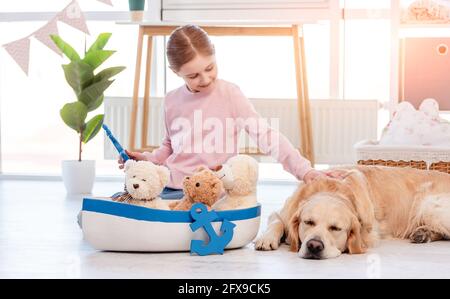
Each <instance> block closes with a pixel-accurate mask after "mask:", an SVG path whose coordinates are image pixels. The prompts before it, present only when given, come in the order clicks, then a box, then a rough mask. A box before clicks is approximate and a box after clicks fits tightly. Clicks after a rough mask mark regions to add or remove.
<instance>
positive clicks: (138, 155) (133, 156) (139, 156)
mask: <svg viewBox="0 0 450 299" xmlns="http://www.w3.org/2000/svg"><path fill="white" fill-rule="evenodd" d="M125 152H126V153H127V155H128V156H129V157H130V159H133V160H136V161H145V160H147V159H146V158H145V155H144V154H143V153H140V152H130V151H129V150H125ZM117 163H119V168H120V169H123V168H124V164H125V161H124V160H123V159H122V157H119V159H118V160H117Z"/></svg>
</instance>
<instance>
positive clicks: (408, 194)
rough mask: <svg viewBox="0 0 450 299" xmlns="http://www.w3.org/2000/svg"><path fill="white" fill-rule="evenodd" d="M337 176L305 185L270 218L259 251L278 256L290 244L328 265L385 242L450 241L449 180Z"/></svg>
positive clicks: (397, 173) (410, 175) (364, 172)
mask: <svg viewBox="0 0 450 299" xmlns="http://www.w3.org/2000/svg"><path fill="white" fill-rule="evenodd" d="M336 171H338V172H342V176H343V178H342V179H332V178H320V179H317V180H315V181H313V182H310V183H308V184H302V185H300V186H299V188H298V189H297V190H296V192H295V193H294V194H293V195H292V196H291V197H290V198H288V199H287V201H286V202H285V204H284V206H283V208H282V209H281V210H280V211H279V212H275V213H273V214H272V215H271V216H270V217H269V221H268V227H267V230H266V231H265V232H264V233H263V234H262V235H261V237H259V238H258V239H257V240H256V241H255V249H257V250H275V249H277V248H278V246H279V245H280V242H281V241H282V240H283V239H284V240H285V241H286V243H287V244H290V248H291V250H292V251H294V252H298V255H299V256H300V257H302V258H311V259H327V258H334V257H337V256H339V255H340V254H341V253H343V252H348V253H350V254H355V253H364V252H365V251H366V250H367V249H368V248H370V247H372V246H374V245H375V244H376V241H377V240H378V239H380V238H389V237H393V238H403V239H406V238H409V239H410V240H411V242H414V243H425V242H431V241H436V240H441V239H447V238H449V236H450V175H449V174H446V173H441V172H437V171H425V170H416V169H412V168H393V167H380V166H356V167H351V168H342V169H336Z"/></svg>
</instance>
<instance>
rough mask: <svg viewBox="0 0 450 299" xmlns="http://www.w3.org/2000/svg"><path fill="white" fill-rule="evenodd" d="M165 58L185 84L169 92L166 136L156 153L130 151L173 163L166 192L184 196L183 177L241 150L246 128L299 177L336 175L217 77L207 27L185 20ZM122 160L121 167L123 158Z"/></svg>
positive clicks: (142, 157)
mask: <svg viewBox="0 0 450 299" xmlns="http://www.w3.org/2000/svg"><path fill="white" fill-rule="evenodd" d="M167 59H168V62H169V67H170V69H171V70H172V71H173V72H174V73H175V74H177V75H178V76H179V77H181V78H182V79H183V80H184V82H185V85H183V86H181V87H179V88H177V89H175V90H173V91H171V92H169V93H168V94H167V95H166V97H165V102H164V111H165V128H166V136H165V138H164V140H163V142H162V145H161V146H160V147H159V148H158V149H156V150H155V151H153V152H152V153H149V152H143V153H140V152H130V151H127V153H128V155H129V156H130V157H131V158H132V159H135V160H147V161H151V162H153V163H155V164H164V165H165V166H167V167H168V168H169V169H170V173H171V177H170V182H169V184H168V188H166V189H165V190H164V192H163V193H162V194H161V197H162V198H166V199H169V198H181V197H182V196H183V192H182V190H181V188H182V181H183V178H184V177H185V176H187V175H191V174H192V172H194V170H195V169H196V168H197V167H199V166H201V165H206V166H207V167H209V168H211V169H213V168H215V167H217V166H218V165H221V164H223V163H225V162H226V161H227V160H228V159H229V158H230V157H232V156H235V155H237V154H238V147H237V141H238V137H239V133H240V132H241V130H242V129H244V130H245V131H246V132H247V133H248V134H249V136H250V137H251V138H252V139H253V140H254V141H255V142H256V143H257V144H258V147H259V148H260V149H261V151H262V152H263V153H265V154H270V155H271V156H273V157H274V158H275V159H277V161H278V162H280V163H281V164H282V165H283V168H284V169H285V170H286V171H288V172H290V173H291V174H293V175H294V176H295V177H296V178H297V179H299V180H303V181H305V182H306V183H308V182H309V181H311V180H314V179H315V178H317V177H319V176H325V175H330V176H333V174H331V173H324V172H320V171H317V170H315V169H314V168H312V167H311V163H310V162H309V161H308V160H307V159H305V158H304V157H302V156H301V155H300V153H299V152H298V150H296V149H295V148H294V147H293V146H292V144H291V143H290V142H289V141H288V140H287V139H286V137H285V136H283V135H282V134H281V133H279V132H278V131H276V130H274V129H272V128H271V127H270V126H269V125H268V124H267V122H265V121H264V120H263V119H262V118H261V117H260V116H259V114H258V113H257V112H256V111H255V109H254V107H253V105H252V104H251V103H250V101H249V100H248V99H247V98H246V97H245V96H244V94H243V93H242V92H241V90H240V89H239V87H238V86H236V85H235V84H233V83H230V82H227V81H224V80H221V79H218V78H217V64H216V58H215V50H214V45H213V44H212V43H211V41H210V39H209V37H208V35H207V34H206V32H205V31H204V30H203V29H201V28H199V27H197V26H194V25H186V26H183V27H179V28H177V29H176V30H174V31H173V32H172V34H171V35H170V37H169V40H168V42H167ZM213 141H214V142H213ZM118 162H119V164H120V166H119V167H120V168H121V169H122V168H123V160H121V159H119V161H118Z"/></svg>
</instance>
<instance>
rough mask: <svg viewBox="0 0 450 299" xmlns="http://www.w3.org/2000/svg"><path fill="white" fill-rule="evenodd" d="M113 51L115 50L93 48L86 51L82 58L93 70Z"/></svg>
mask: <svg viewBox="0 0 450 299" xmlns="http://www.w3.org/2000/svg"><path fill="white" fill-rule="evenodd" d="M115 52H116V51H106V50H95V51H91V52H87V53H86V56H84V58H83V62H85V63H87V64H89V65H90V66H91V67H92V68H93V69H94V70H95V69H96V68H97V67H98V66H100V65H101V64H102V63H103V62H105V60H106V59H108V58H109V57H110V56H111V55H113V54H114V53H115Z"/></svg>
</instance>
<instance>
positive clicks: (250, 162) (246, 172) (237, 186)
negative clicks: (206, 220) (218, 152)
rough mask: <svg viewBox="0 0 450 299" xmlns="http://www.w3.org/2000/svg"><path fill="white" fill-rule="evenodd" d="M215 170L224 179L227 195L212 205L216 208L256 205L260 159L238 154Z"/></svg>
mask: <svg viewBox="0 0 450 299" xmlns="http://www.w3.org/2000/svg"><path fill="white" fill-rule="evenodd" d="M215 170H216V176H217V177H218V178H220V179H221V180H223V181H224V185H225V191H226V195H225V196H224V197H223V198H222V199H221V200H220V201H218V202H217V203H216V204H215V205H214V206H213V207H212V208H213V209H214V210H218V211H220V210H232V209H245V208H249V207H253V206H256V204H257V198H256V183H257V182H258V161H256V160H255V159H254V158H252V157H250V156H248V155H237V156H234V157H231V158H230V159H228V161H227V162H226V163H225V164H224V165H221V167H219V168H216V169H215Z"/></svg>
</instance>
